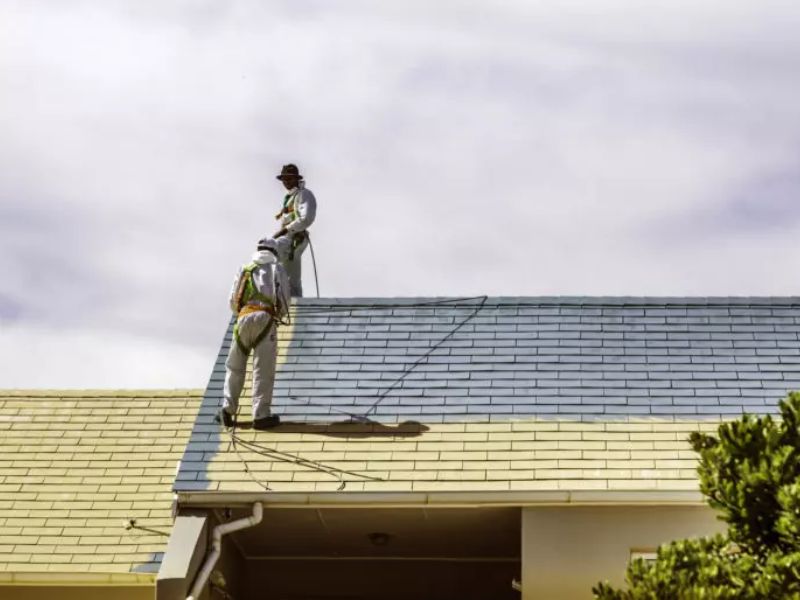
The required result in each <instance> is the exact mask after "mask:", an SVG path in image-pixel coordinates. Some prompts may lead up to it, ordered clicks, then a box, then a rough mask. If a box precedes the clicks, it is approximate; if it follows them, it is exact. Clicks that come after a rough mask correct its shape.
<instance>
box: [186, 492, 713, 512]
mask: <svg viewBox="0 0 800 600" xmlns="http://www.w3.org/2000/svg"><path fill="white" fill-rule="evenodd" d="M253 502H263V503H265V504H268V505H269V506H271V507H275V508H299V507H305V508H314V507H319V508H322V507H339V508H349V507H353V508H359V507H362V508H363V507H367V506H368V507H371V508H375V507H377V506H380V507H384V508H394V507H397V508H403V507H409V508H411V507H416V506H429V507H431V506H436V507H442V508H445V507H451V508H456V507H464V508H467V507H478V506H498V507H499V506H515V507H524V506H565V505H570V506H598V505H599V506H603V505H606V506H608V505H614V506H619V505H630V506H636V505H660V506H663V505H682V506H701V505H705V504H706V502H705V499H704V498H703V495H702V494H701V493H700V492H698V491H694V490H564V491H557V490H537V491H483V492H349V493H348V492H311V493H305V492H178V503H179V504H180V505H181V506H182V507H189V506H193V507H218V506H228V507H231V506H249V505H250V504H252V503H253Z"/></svg>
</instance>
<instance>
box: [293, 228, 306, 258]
mask: <svg viewBox="0 0 800 600" xmlns="http://www.w3.org/2000/svg"><path fill="white" fill-rule="evenodd" d="M307 239H308V230H307V229H304V230H303V231H298V232H297V233H295V234H294V235H293V236H292V245H291V246H290V247H289V260H294V252H295V250H297V248H299V247H300V244H302V243H303V242H305V241H306V240H307Z"/></svg>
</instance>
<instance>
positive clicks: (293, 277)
mask: <svg viewBox="0 0 800 600" xmlns="http://www.w3.org/2000/svg"><path fill="white" fill-rule="evenodd" d="M277 179H279V180H280V181H281V182H282V183H283V187H285V188H286V190H287V191H288V193H287V194H286V196H284V198H283V206H282V207H281V210H280V212H279V213H278V214H277V215H275V218H276V219H278V220H280V222H281V228H280V230H278V231H277V232H276V233H275V235H274V236H272V237H273V239H274V240H275V241H276V242H277V243H278V257H279V258H280V261H281V263H282V264H283V266H284V267H285V268H286V272H287V274H288V275H289V285H290V289H291V295H292V296H302V295H303V282H302V278H301V258H302V254H303V252H304V251H305V249H306V247H308V243H309V240H308V228H309V227H310V226H311V224H312V223H313V222H314V218H315V217H316V216H317V199H316V198H314V194H312V193H311V190H309V189H307V188H306V186H305V182H304V181H303V176H302V175H301V174H300V170H299V169H298V168H297V166H296V165H292V164H288V165H284V166H283V168H282V169H281V173H280V175H278V176H277Z"/></svg>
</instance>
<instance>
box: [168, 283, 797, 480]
mask: <svg viewBox="0 0 800 600" xmlns="http://www.w3.org/2000/svg"><path fill="white" fill-rule="evenodd" d="M798 333H800V298H583V297H581V298H485V297H481V298H467V299H463V298H415V299H378V298H364V299H316V300H315V299H300V300H298V301H297V302H296V304H295V307H294V309H293V323H292V325H290V326H286V327H283V328H282V329H281V331H280V334H279V339H280V340H281V345H280V348H281V349H280V355H279V366H278V371H277V377H276V383H275V396H274V401H273V405H274V409H275V411H276V412H278V413H279V414H281V416H282V417H283V419H284V421H289V422H290V423H289V424H287V425H284V426H282V427H281V428H278V429H276V430H274V431H271V432H253V431H248V430H244V431H243V430H241V429H240V430H238V432H237V434H236V435H237V436H238V439H239V440H240V442H250V443H251V444H253V443H255V444H258V445H260V446H254V445H251V446H247V445H242V444H241V443H240V444H235V443H234V442H235V441H236V440H235V439H231V438H230V437H229V435H228V434H225V433H222V432H221V431H220V429H219V427H218V426H216V425H214V423H213V422H212V420H211V419H212V416H213V414H214V412H215V410H216V409H217V407H218V405H219V403H220V401H221V395H222V381H223V378H224V361H225V357H226V355H227V351H228V347H229V344H230V340H231V338H230V329H229V330H228V334H227V335H226V337H225V339H224V341H223V344H222V347H221V349H220V355H219V358H218V360H217V363H216V365H215V367H214V370H213V373H212V375H211V380H210V382H209V386H208V389H207V390H206V395H205V399H204V401H203V407H202V409H201V411H200V416H199V417H198V422H197V424H196V426H195V429H194V433H193V435H192V438H191V440H190V443H189V445H188V448H187V455H186V456H185V458H184V461H183V462H182V469H181V472H180V474H179V476H178V480H177V482H176V489H177V490H179V491H192V490H198V491H214V490H229V491H234V490H244V489H264V487H265V485H266V486H267V487H269V489H271V490H279V491H320V490H325V491H333V490H335V489H336V487H337V485H339V483H338V482H337V481H336V477H335V476H332V475H331V474H330V473H327V472H326V471H325V469H320V468H319V465H316V466H313V465H310V464H309V463H308V461H322V462H323V463H324V464H323V466H324V467H330V466H331V464H333V465H334V469H335V470H336V469H338V470H339V471H337V472H338V476H342V472H341V471H347V472H350V473H351V476H349V478H348V477H345V478H344V479H346V480H347V485H348V488H347V489H351V490H381V489H391V490H397V491H425V490H428V491H430V490H469V489H475V490H478V489H493V490H512V489H568V490H578V489H587V488H588V489H620V488H624V489H656V488H663V489H674V490H681V489H694V488H695V487H696V480H695V476H694V462H693V455H692V453H691V451H690V450H689V448H688V444H686V441H685V440H686V436H687V435H688V433H689V432H690V431H693V430H696V429H708V428H712V429H713V427H714V426H715V425H714V424H715V423H717V422H719V421H720V420H721V419H725V418H733V417H735V416H737V415H741V414H742V413H744V412H758V413H764V412H772V411H774V410H775V406H776V403H777V401H778V399H780V398H781V397H783V396H784V395H785V394H786V392H787V391H790V390H795V389H800V341H799V340H798ZM242 410H243V412H244V411H247V410H248V409H247V407H243V409H242ZM347 421H356V422H360V424H359V425H343V423H344V422H347ZM347 427H350V429H349V430H348V429H347ZM343 428H344V429H343ZM265 448H266V449H267V450H269V451H268V452H265V451H264V449H265ZM303 461H305V464H304V462H303ZM326 461H328V462H326ZM329 470H330V469H329ZM259 471H260V472H261V473H260V475H258V476H254V473H255V472H259ZM352 473H358V474H359V475H352ZM364 473H367V474H370V476H369V477H363V476H361V475H363V474H364ZM340 478H341V477H340Z"/></svg>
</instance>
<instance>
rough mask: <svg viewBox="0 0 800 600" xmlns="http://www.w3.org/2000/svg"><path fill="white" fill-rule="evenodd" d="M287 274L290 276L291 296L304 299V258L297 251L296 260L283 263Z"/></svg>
mask: <svg viewBox="0 0 800 600" xmlns="http://www.w3.org/2000/svg"><path fill="white" fill-rule="evenodd" d="M283 266H284V268H285V269H286V274H287V275H288V276H289V294H290V295H291V296H293V297H295V298H302V297H303V274H302V272H301V266H302V258H301V256H300V253H299V252H297V251H295V254H294V258H292V259H291V260H289V259H287V260H286V262H284V263H283Z"/></svg>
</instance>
